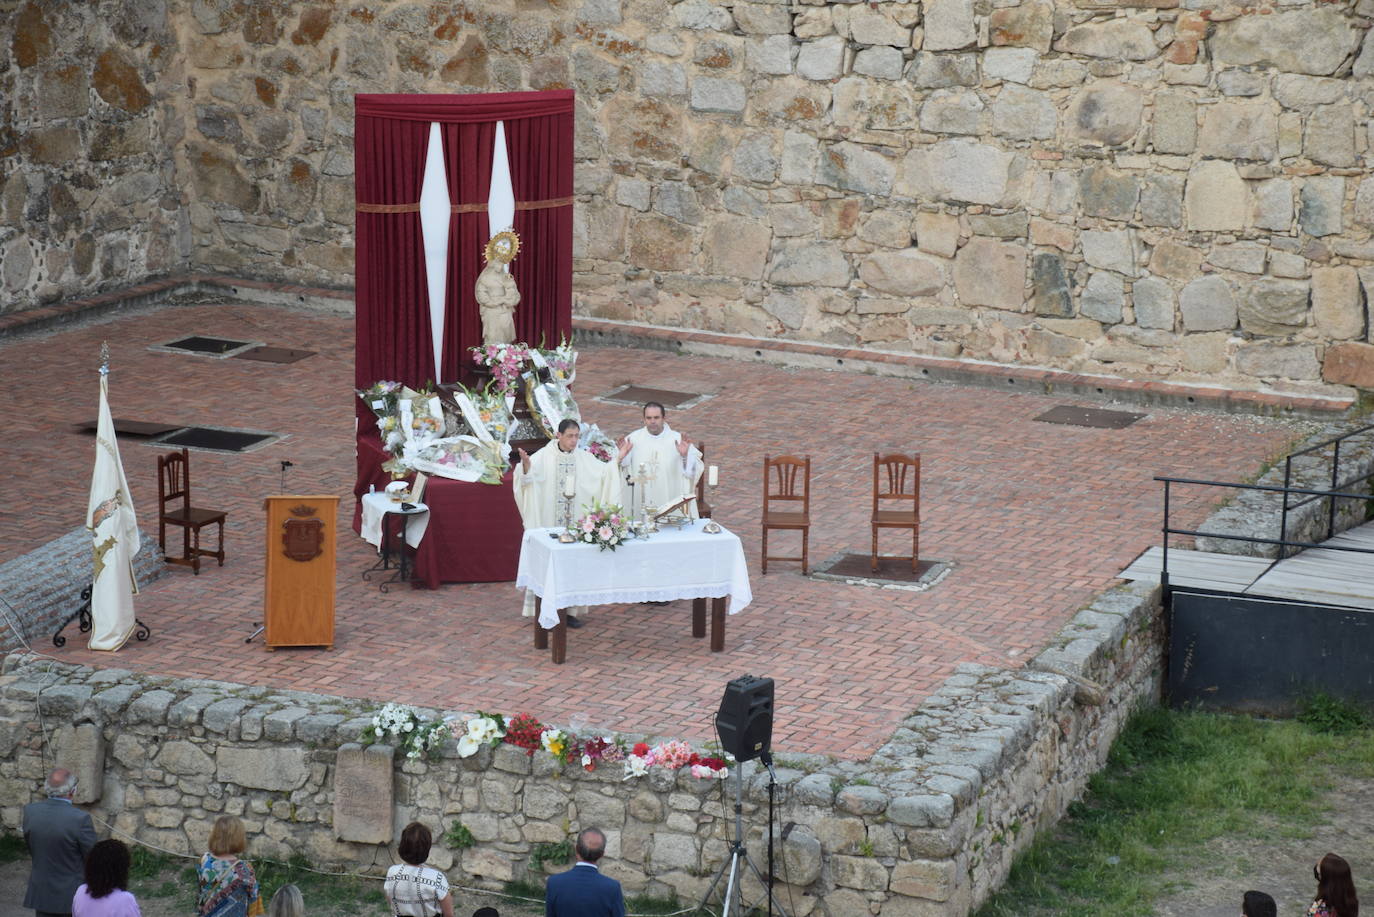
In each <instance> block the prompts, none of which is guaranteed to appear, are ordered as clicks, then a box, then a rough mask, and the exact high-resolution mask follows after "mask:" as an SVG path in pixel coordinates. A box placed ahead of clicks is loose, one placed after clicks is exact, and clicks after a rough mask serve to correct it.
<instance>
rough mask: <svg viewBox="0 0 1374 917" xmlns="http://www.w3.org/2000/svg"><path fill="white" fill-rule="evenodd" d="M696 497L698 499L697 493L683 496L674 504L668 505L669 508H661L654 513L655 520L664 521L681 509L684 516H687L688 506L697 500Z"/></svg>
mask: <svg viewBox="0 0 1374 917" xmlns="http://www.w3.org/2000/svg"><path fill="white" fill-rule="evenodd" d="M695 499H696V495H695V494H691V495H688V496H685V497H683V498H682V499H680V500H678V501H677V502H676V503H674V504H673V505H672V506H670V507H668V508H667V509H661V510H659V511H658V512H656V513H654V521H655V522H662V521H664V520H665V519H669V517H671V516H672V515H673V514H674V513H677V512H678V511H679V510H681V514H682V515H683V516H686V515H687V507H688V506H689V505H690V504H691V502H692V501H693V500H695Z"/></svg>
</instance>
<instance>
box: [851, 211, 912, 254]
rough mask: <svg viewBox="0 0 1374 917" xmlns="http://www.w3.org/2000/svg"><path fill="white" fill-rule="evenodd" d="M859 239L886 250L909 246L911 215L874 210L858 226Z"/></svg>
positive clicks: (902, 212) (904, 212) (901, 212)
mask: <svg viewBox="0 0 1374 917" xmlns="http://www.w3.org/2000/svg"><path fill="white" fill-rule="evenodd" d="M859 238H860V239H862V240H863V241H865V242H872V243H873V244H875V245H882V246H885V247H887V248H906V247H907V246H908V245H910V244H911V238H912V234H911V214H909V213H907V212H906V211H902V210H874V211H872V212H871V213H869V214H868V215H867V217H866V218H865V219H864V221H863V223H861V224H860V225H859Z"/></svg>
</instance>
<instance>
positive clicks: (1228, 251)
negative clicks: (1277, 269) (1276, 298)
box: [1207, 242, 1268, 274]
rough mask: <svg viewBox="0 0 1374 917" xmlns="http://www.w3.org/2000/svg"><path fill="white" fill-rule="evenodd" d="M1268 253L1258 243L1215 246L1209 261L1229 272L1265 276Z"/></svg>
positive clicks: (1208, 257)
mask: <svg viewBox="0 0 1374 917" xmlns="http://www.w3.org/2000/svg"><path fill="white" fill-rule="evenodd" d="M1267 252H1268V250H1267V249H1266V248H1265V247H1264V246H1263V245H1260V244H1259V243H1258V242H1233V243H1231V244H1230V245H1214V246H1213V247H1212V253H1211V254H1210V255H1208V256H1207V261H1208V262H1209V263H1211V264H1212V265H1214V266H1215V267H1220V268H1225V269H1226V270H1228V271H1240V272H1241V273H1242V274H1263V273H1264V259H1265V255H1266V254H1267Z"/></svg>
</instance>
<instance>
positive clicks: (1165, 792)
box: [978, 709, 1374, 917]
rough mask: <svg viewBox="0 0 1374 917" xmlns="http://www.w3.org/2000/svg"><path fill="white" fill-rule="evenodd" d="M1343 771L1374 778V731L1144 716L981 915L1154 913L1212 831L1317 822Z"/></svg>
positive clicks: (1163, 713) (1172, 714)
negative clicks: (1171, 877) (1177, 872)
mask: <svg viewBox="0 0 1374 917" xmlns="http://www.w3.org/2000/svg"><path fill="white" fill-rule="evenodd" d="M1332 771H1334V772H1344V773H1351V774H1354V775H1358V776H1362V777H1365V776H1371V775H1374V733H1371V732H1370V730H1369V729H1367V728H1365V729H1362V730H1352V731H1348V732H1344V733H1335V732H1323V731H1320V730H1318V729H1316V728H1314V727H1313V726H1311V725H1309V724H1307V723H1304V722H1299V721H1291V720H1290V721H1265V720H1257V719H1248V718H1244V717H1232V716H1221V715H1215V714H1207V713H1198V712H1177V711H1170V710H1164V709H1152V710H1147V711H1144V712H1141V713H1138V714H1137V715H1136V716H1135V717H1133V718H1132V720H1131V722H1130V723H1129V724H1128V725H1127V727H1126V729H1125V730H1124V731H1123V732H1122V734H1121V736H1120V737H1119V738H1118V739H1117V742H1116V744H1115V745H1114V746H1113V747H1112V751H1111V755H1110V757H1109V759H1108V763H1107V767H1106V769H1105V770H1103V771H1102V772H1101V773H1099V774H1097V775H1096V776H1095V777H1093V778H1092V780H1091V781H1090V782H1089V785H1088V791H1087V792H1086V793H1085V794H1084V798H1083V800H1082V801H1081V802H1076V803H1074V804H1073V805H1072V806H1070V808H1069V813H1068V816H1067V817H1066V818H1065V819H1064V821H1063V822H1061V824H1060V825H1059V827H1058V829H1057V830H1055V831H1053V832H1050V833H1048V834H1046V835H1044V836H1042V837H1041V838H1038V839H1037V840H1036V841H1035V842H1034V843H1033V844H1032V845H1031V846H1030V847H1029V848H1028V849H1027V850H1025V851H1024V852H1023V853H1022V854H1021V855H1020V856H1018V857H1017V859H1016V862H1015V863H1014V864H1013V865H1012V870H1011V876H1010V878H1009V879H1008V881H1007V884H1006V885H1005V886H1004V887H1003V888H1002V890H1001V891H999V892H998V893H997V894H996V895H994V896H993V897H992V898H991V899H990V900H989V901H988V902H987V903H986V904H985V905H984V906H983V907H982V908H981V909H980V910H979V911H978V917H1012V915H1017V917H1027V915H1029V917H1038V915H1050V914H1053V915H1055V917H1060V915H1063V917H1099V915H1101V914H1113V915H1114V917H1131V915H1140V917H1145V915H1148V914H1150V913H1152V903H1153V901H1154V899H1155V898H1156V897H1157V896H1158V895H1160V894H1161V893H1163V892H1166V891H1168V888H1166V880H1165V878H1164V874H1165V872H1166V871H1167V870H1168V869H1170V868H1171V867H1173V866H1175V865H1180V864H1182V863H1183V862H1185V860H1186V858H1187V857H1188V855H1189V854H1190V853H1191V852H1193V851H1195V850H1197V849H1198V848H1199V846H1200V845H1201V844H1203V843H1204V842H1206V841H1208V840H1210V839H1211V838H1214V837H1217V836H1220V835H1222V834H1231V835H1239V836H1244V835H1246V834H1247V833H1257V834H1258V833H1261V832H1267V833H1269V834H1273V833H1275V828H1274V827H1273V825H1272V824H1269V825H1267V826H1266V827H1264V828H1261V827H1260V820H1261V819H1262V818H1264V817H1265V816H1271V817H1273V818H1274V819H1276V820H1277V821H1278V822H1280V823H1281V824H1286V825H1294V826H1300V825H1303V824H1310V823H1311V821H1312V820H1313V818H1314V817H1316V816H1317V814H1318V813H1319V812H1320V811H1321V794H1322V792H1323V791H1324V790H1326V789H1327V788H1328V787H1329V779H1330V778H1329V773H1330V772H1332ZM1289 830H1291V831H1292V833H1293V834H1294V835H1296V834H1297V833H1299V832H1298V831H1297V830H1295V829H1289ZM1279 833H1280V834H1282V833H1283V832H1282V830H1280V831H1279Z"/></svg>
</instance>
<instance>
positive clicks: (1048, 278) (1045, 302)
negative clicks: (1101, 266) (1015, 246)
mask: <svg viewBox="0 0 1374 917" xmlns="http://www.w3.org/2000/svg"><path fill="white" fill-rule="evenodd" d="M1030 304H1031V308H1032V309H1033V310H1034V311H1035V314H1036V315H1050V316H1056V317H1063V318H1067V317H1069V316H1071V315H1073V287H1072V285H1071V282H1070V279H1069V273H1068V271H1066V270H1065V269H1064V260H1063V259H1062V258H1061V257H1059V256H1058V255H1054V254H1051V253H1049V252H1036V253H1035V255H1034V256H1032V257H1031V300H1030Z"/></svg>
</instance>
